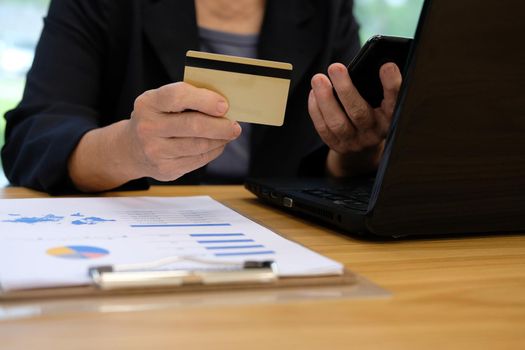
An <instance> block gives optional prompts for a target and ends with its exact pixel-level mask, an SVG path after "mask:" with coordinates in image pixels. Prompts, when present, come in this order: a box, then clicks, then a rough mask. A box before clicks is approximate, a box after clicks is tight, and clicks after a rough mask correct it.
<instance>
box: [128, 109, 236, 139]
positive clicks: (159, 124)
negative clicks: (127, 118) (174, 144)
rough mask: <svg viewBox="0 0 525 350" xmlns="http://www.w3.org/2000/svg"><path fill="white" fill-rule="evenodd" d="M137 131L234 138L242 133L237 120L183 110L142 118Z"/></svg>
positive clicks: (146, 133) (207, 137)
mask: <svg viewBox="0 0 525 350" xmlns="http://www.w3.org/2000/svg"><path fill="white" fill-rule="evenodd" d="M138 124H139V125H138V126H137V129H138V130H137V133H139V135H141V136H143V137H145V138H147V137H171V138H172V137H199V138H206V139H217V140H233V139H236V138H237V137H238V136H239V135H240V134H241V131H242V130H241V126H240V125H239V123H237V122H236V121H232V120H229V119H226V118H215V117H211V116H209V115H206V114H203V113H200V112H182V113H169V114H162V115H154V116H153V117H151V118H148V119H147V120H141V121H140V122H139V123H138Z"/></svg>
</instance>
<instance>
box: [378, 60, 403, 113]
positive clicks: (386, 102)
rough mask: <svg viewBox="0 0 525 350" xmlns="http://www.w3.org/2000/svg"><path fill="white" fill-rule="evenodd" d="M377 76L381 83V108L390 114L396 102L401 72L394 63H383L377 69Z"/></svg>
mask: <svg viewBox="0 0 525 350" xmlns="http://www.w3.org/2000/svg"><path fill="white" fill-rule="evenodd" d="M379 77H380V78H381V83H382V84H383V96H384V98H383V101H382V102H381V108H382V109H383V111H384V112H385V113H386V115H388V116H390V117H391V116H392V114H393V113H394V108H395V106H396V102H397V96H398V94H399V89H400V88H401V82H402V77H401V72H400V71H399V68H398V67H397V66H396V64H395V63H385V64H384V65H382V66H381V69H380V70H379Z"/></svg>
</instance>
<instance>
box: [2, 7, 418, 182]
mask: <svg viewBox="0 0 525 350" xmlns="http://www.w3.org/2000/svg"><path fill="white" fill-rule="evenodd" d="M49 1H50V0H0V147H2V146H3V144H4V129H5V120H4V117H3V116H4V114H5V112H6V111H8V110H9V109H11V108H13V107H15V106H16V104H17V103H18V101H19V100H20V98H21V96H22V91H23V88H24V81H25V75H26V73H27V70H28V69H29V67H30V66H31V62H32V60H33V52H34V49H35V45H36V42H37V40H38V37H39V35H40V31H41V30H42V18H43V16H44V15H45V14H46V12H47V7H48V5H49ZM422 4H423V0H355V13H356V16H357V18H358V20H359V22H360V24H361V33H360V35H361V42H364V41H366V39H367V38H368V37H370V36H371V35H374V34H389V35H399V36H409V37H412V36H413V35H414V31H415V28H416V25H417V20H418V18H419V12H420V10H421V6H422ZM6 184H7V180H6V178H5V177H4V175H3V170H2V169H1V168H0V186H3V185H6Z"/></svg>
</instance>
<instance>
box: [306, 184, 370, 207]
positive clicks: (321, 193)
mask: <svg viewBox="0 0 525 350" xmlns="http://www.w3.org/2000/svg"><path fill="white" fill-rule="evenodd" d="M302 192H303V193H306V194H309V195H311V196H315V197H317V198H322V199H325V200H329V201H331V202H332V203H333V204H335V205H337V206H342V207H344V208H348V209H353V210H360V211H366V210H367V209H368V202H369V200H370V188H368V187H357V188H352V189H346V190H345V189H339V190H338V191H334V190H329V189H324V188H314V189H308V190H303V191H302Z"/></svg>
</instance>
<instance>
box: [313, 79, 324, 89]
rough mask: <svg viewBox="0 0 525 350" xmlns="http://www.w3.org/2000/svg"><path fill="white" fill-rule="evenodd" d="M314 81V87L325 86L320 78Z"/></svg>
mask: <svg viewBox="0 0 525 350" xmlns="http://www.w3.org/2000/svg"><path fill="white" fill-rule="evenodd" d="M313 83H314V84H313V85H314V88H317V89H320V88H322V87H323V83H322V82H321V79H320V78H317V79H314V81H313Z"/></svg>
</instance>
